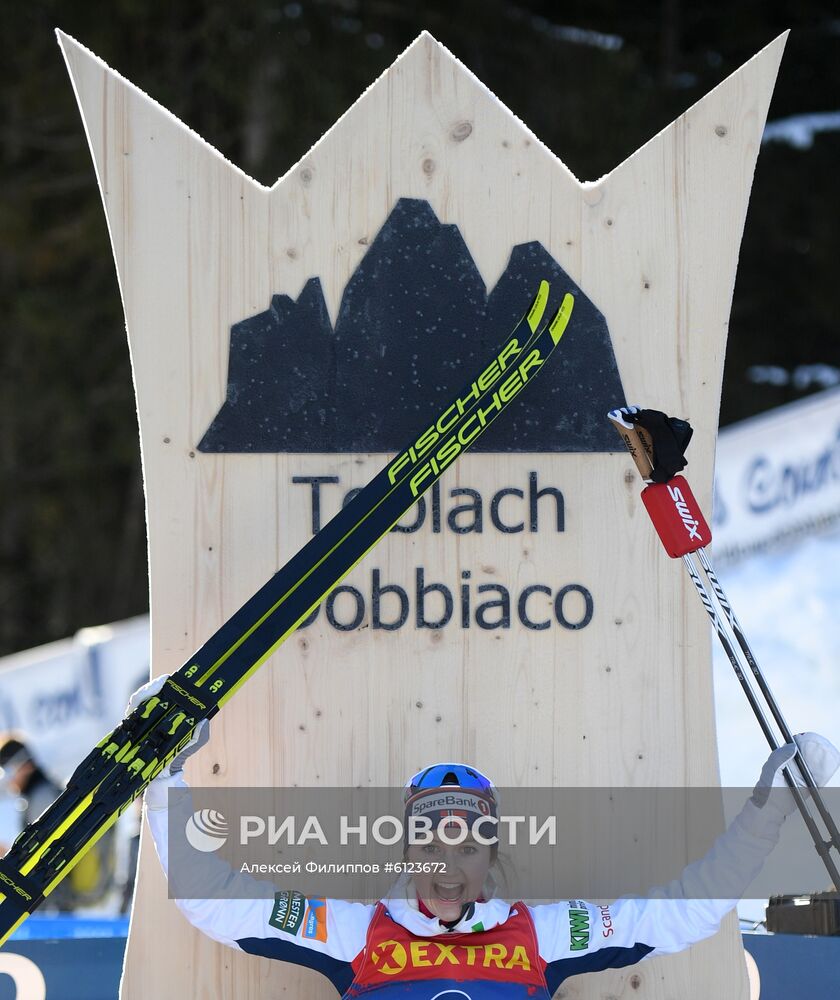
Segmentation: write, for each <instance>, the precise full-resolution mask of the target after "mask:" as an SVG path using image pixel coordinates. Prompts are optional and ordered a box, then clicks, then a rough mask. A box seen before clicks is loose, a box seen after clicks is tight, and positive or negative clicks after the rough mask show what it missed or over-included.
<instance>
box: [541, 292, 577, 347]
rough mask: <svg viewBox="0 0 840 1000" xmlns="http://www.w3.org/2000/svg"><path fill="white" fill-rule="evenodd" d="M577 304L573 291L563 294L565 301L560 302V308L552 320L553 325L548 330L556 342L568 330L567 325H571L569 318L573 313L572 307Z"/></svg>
mask: <svg viewBox="0 0 840 1000" xmlns="http://www.w3.org/2000/svg"><path fill="white" fill-rule="evenodd" d="M574 306H575V297H574V295H572V293H571V292H566V294H565V295H564V296H563V301H562V302H561V303H560V308H559V309H558V310H557V312H556V313H555V315H554V319H553V320H552V321H551V326H549V328H548V330H549V333H550V334H551V339H552V340H553V341H554V343H555V344H556V343H557V342H558V341H559V340H560V338H561V337H562V336H563V334H564V333H565V331H566V327H567V326H568V325H569V319H570V318H571V315H572V309H574Z"/></svg>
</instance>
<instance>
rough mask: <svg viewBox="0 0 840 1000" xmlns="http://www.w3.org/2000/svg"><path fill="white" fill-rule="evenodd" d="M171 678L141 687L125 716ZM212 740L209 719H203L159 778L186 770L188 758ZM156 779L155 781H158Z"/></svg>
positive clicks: (167, 676)
mask: <svg viewBox="0 0 840 1000" xmlns="http://www.w3.org/2000/svg"><path fill="white" fill-rule="evenodd" d="M168 678H169V674H161V675H160V676H159V677H155V678H154V679H153V680H150V681H149V682H148V683H147V684H144V685H143V686H142V687H139V688H138V689H137V690H136V691H135V692H134V694H133V695H132V696H131V697H130V698H129V699H128V705H127V706H126V710H125V714H126V715H130V714H131V713H132V712H133V711H134V710H135V709H136V708H139V707H140V705H142V704H143V702H144V701H148V699H149V698H151V697H153V696H154V695H156V694H157V693H158V692H159V691H160V689H161V688H162V687H163V685H164V684H165V683H166V681H167V679H168ZM209 739H210V724H209V723H208V721H207V719H202V720H201V722H199V724H198V725H197V726H196V727H195V729H194V730H193V734H192V738H191V739H190V741H189V743H187V744H186V746H185V747H183V749H182V750H181V751H180V753H178V754H177V755H176V756H175V757H173V758H172V760H171V761H170V762H169V763H168V764H167V765H166V767H165V768H163V770H162V771H161V772H160V774H158V775H157V778H171V777H172V775H173V774H177V773H178V772H179V771H183V770H184V762H185V761H186V759H187V757H189V756H191V755H192V754H194V753H195V752H196V750H200V749H201V748H202V747H203V746H204V744H205V743H206V742H207V741H208V740H209ZM157 778H155V780H157Z"/></svg>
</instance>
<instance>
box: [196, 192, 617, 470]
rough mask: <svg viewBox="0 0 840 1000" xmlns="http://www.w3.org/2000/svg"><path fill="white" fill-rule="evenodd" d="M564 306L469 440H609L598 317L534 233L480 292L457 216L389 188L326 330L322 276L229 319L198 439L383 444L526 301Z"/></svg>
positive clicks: (310, 446)
mask: <svg viewBox="0 0 840 1000" xmlns="http://www.w3.org/2000/svg"><path fill="white" fill-rule="evenodd" d="M542 278H545V279H547V280H548V281H549V282H550V283H551V302H550V305H549V310H548V313H550V312H551V311H553V308H556V304H559V302H560V301H561V300H562V298H563V296H564V294H565V293H566V292H571V293H572V294H573V295H574V296H575V315H574V320H573V322H572V323H570V325H569V328H568V330H567V331H566V333H565V334H564V337H563V344H562V347H561V349H559V350H558V355H557V358H556V360H555V361H552V372H551V376H550V377H548V378H542V379H538V380H537V381H536V382H535V384H534V386H533V387H532V388H530V389H529V391H528V393H527V394H526V395H525V397H524V398H523V399H522V400H520V401H518V402H517V403H516V405H515V406H512V407H511V408H510V410H509V411H508V413H507V414H506V415H505V419H504V420H500V421H498V423H497V424H494V426H492V427H490V428H488V430H487V432H486V433H485V434H483V435H482V437H481V439H480V440H479V441H478V442H477V443H476V447H475V448H474V450H475V451H485V452H605V451H615V441H614V431H613V430H612V428H611V427H610V425H609V422H608V421H607V420H606V419H605V418H604V414H606V413H607V411H608V410H612V409H614V408H615V407H616V406H620V405H624V404H625V396H624V390H623V388H622V384H621V378H620V376H619V372H618V366H617V364H616V360H615V354H614V353H613V348H612V342H611V340H610V333H609V330H608V328H607V323H606V320H605V319H604V316H603V315H602V314H601V313H600V312H599V310H598V309H597V308H596V307H595V306H594V304H593V303H592V302H591V301H590V300H589V299H588V298H587V297H586V295H585V294H584V293H583V292H582V291H581V289H580V288H579V287H578V286H577V285H576V284H575V282H573V281H572V279H571V278H570V277H569V276H568V275H567V274H566V272H565V271H564V270H563V269H562V267H560V265H559V264H558V263H557V262H556V261H555V260H554V258H553V257H552V256H551V255H550V254H549V253H548V251H547V250H546V249H545V248H544V247H543V246H542V244H540V243H537V242H531V243H524V244H520V245H518V246H515V247H514V248H513V250H512V252H511V255H510V259H509V261H508V264H507V267H506V268H505V271H504V273H503V274H502V276H501V277H500V278H499V281H498V282H497V283H496V285H495V287H494V288H493V289H492V291H490V292H489V293H488V291H487V289H486V287H485V285H484V282H483V280H482V278H481V275H480V274H479V272H478V268H477V267H476V265H475V262H474V260H473V258H472V255H471V254H470V251H469V249H468V248H467V245H466V243H465V242H464V240H463V238H462V236H461V233H460V230H459V229H458V227H457V226H454V225H446V224H443V223H441V222H440V221H439V220H438V218H437V216H436V215H435V213H434V211H433V210H432V207H431V206H430V205H429V203H428V202H426V201H423V200H420V199H412V198H401V199H400V200H399V201H398V202H397V204H396V205H395V207H394V208H393V210H392V211H391V213H390V215H389V216H388V218H387V220H386V221H385V223H384V225H383V226H382V228H381V229H380V231H379V232H378V233H377V235H376V237H375V238H374V240H373V241H372V242H371V244H370V246H369V248H368V250H367V252H366V253H365V256H364V257H363V258H362V260H361V261H360V263H359V266H358V267H357V268H356V270H355V272H354V273H353V275H352V276H351V278H350V280H349V281H348V282H347V285H346V287H345V289H344V294H343V296H342V299H341V305H340V307H339V311H338V316H337V319H336V323H335V329H333V327H332V325H331V323H330V319H329V315H328V313H327V308H326V304H325V301H324V296H323V292H322V289H321V282H320V280H319V279H318V278H311V279H310V280H309V281H308V282H307V283H306V285H305V286H304V288H303V290H302V291H301V293H300V296H299V297H298V299H297V300H296V301H295V300H292V299H291V298H290V297H289V296H287V295H275V296H274V297H273V298H272V300H271V305H270V307H269V308H268V309H267V310H266V311H265V312H261V313H259V314H257V315H256V316H252V317H250V318H248V319H244V320H242V321H241V322H239V323H236V324H234V326H233V327H232V328H231V336H230V357H229V365H228V383H227V394H226V399H225V402H224V403H223V404H222V407H221V409H220V410H219V412H218V413H217V415H216V416H215V418H214V419H213V421H212V423H211V424H210V426H209V427H208V429H207V431H206V432H205V434H204V436H203V437H202V439H201V441H200V442H199V444H198V448H199V450H200V451H203V452H310V453H311V452H316V453H337V452H356V453H358V452H380V453H386V452H394V451H398V450H399V449H400V448H402V446H403V445H404V443H405V442H406V441H407V440H409V439H410V438H411V436H412V434H413V433H414V432H416V431H417V430H418V428H422V427H424V426H425V424H426V423H428V422H429V421H430V420H432V419H434V417H435V416H436V415H437V412H438V411H439V410H440V409H442V408H443V407H444V406H446V404H447V403H448V402H449V400H450V399H451V398H452V397H453V396H454V395H455V393H457V392H458V391H460V389H461V388H462V386H463V385H464V383H465V382H466V381H467V379H468V378H469V377H471V376H472V375H473V374H474V373H475V372H476V371H478V370H480V369H481V367H482V366H483V365H484V364H485V363H486V361H487V359H488V358H489V357H491V356H492V354H493V351H494V349H495V348H496V347H497V346H498V345H499V344H501V343H503V342H504V339H505V338H506V337H507V335H508V334H509V333H510V332H511V330H512V329H513V328H514V326H515V325H516V323H517V321H518V320H519V319H520V317H521V316H522V315H523V313H524V312H525V311H526V309H527V307H528V305H529V303H530V301H531V299H532V298H533V295H534V292H535V290H536V289H537V287H538V286H539V282H540V279H542Z"/></svg>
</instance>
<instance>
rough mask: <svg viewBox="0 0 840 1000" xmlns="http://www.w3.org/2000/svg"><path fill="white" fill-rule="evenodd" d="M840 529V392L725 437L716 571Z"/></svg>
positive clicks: (718, 476)
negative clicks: (829, 529)
mask: <svg viewBox="0 0 840 1000" xmlns="http://www.w3.org/2000/svg"><path fill="white" fill-rule="evenodd" d="M690 457H691V455H690V452H689V458H690ZM838 523H840V390H838V389H831V390H829V391H827V392H822V393H820V394H819V395H816V396H812V397H810V398H808V399H805V400H802V401H801V402H798V403H792V404H790V405H789V406H782V407H779V408H778V409H776V410H773V411H771V412H770V413H766V414H762V415H761V416H758V417H753V418H751V419H749V420H745V421H743V422H742V423H739V424H735V425H733V426H732V427H727V428H725V429H724V430H722V431H721V433H720V437H719V439H718V447H717V459H716V466H715V504H714V520H713V526H712V527H713V534H714V543H713V545H714V557H715V562H716V563H717V564H724V563H726V562H732V561H734V560H737V559H740V558H742V557H744V556H747V555H750V554H752V553H755V552H760V551H763V550H766V549H768V548H771V547H772V546H774V545H777V544H778V543H780V542H784V541H787V540H789V539H792V538H795V537H798V536H800V535H804V534H808V533H811V532H813V531H817V530H822V529H825V528H827V527H830V526H833V525H836V524H838Z"/></svg>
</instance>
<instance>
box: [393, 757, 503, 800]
mask: <svg viewBox="0 0 840 1000" xmlns="http://www.w3.org/2000/svg"><path fill="white" fill-rule="evenodd" d="M450 785H452V786H454V787H456V788H463V789H472V790H474V791H477V792H483V793H484V794H485V795H488V796H490V797H491V798H492V799H493V800H494V801H495V799H496V789H495V787H494V785H493V782H492V781H491V780H490V779H489V778H488V777H486V776H485V775H483V774H482V773H481V771H477V770H476V769H475V768H474V767H470V766H469V764H432V765H431V766H430V767H425V768H423V770H422V771H418V772H417V774H415V775H414V776H413V777H411V778H409V779H408V781H407V782H406V783H405V789H404V791H403V801H404V802H408V800H409V799H410V798H411V797H412V796H414V795H416V794H417V793H418V792H424V791H427V790H429V789H432V788H445V787H448V786H450Z"/></svg>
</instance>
